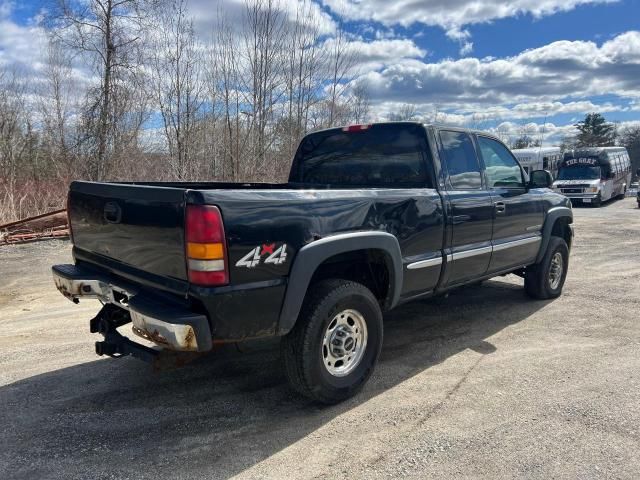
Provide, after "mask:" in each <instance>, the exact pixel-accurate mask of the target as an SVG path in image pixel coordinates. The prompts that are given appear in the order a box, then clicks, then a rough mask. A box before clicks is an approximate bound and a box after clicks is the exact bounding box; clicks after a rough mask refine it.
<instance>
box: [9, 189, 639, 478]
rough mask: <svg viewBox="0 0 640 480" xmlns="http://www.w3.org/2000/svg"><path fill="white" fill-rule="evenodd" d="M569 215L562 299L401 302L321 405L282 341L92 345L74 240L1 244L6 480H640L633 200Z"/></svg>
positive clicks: (478, 289) (89, 305)
mask: <svg viewBox="0 0 640 480" xmlns="http://www.w3.org/2000/svg"><path fill="white" fill-rule="evenodd" d="M575 217H576V218H575V231H576V240H575V247H574V249H573V251H572V253H571V266H570V271H569V275H568V278H567V283H566V286H565V290H564V294H563V296H562V297H561V298H559V299H557V300H555V301H550V302H545V301H532V300H529V299H527V298H526V297H525V296H524V293H523V289H522V286H521V284H522V281H521V280H520V279H519V278H517V277H513V276H510V277H505V278H500V279H497V280H492V281H488V282H485V283H484V284H482V285H481V286H475V287H469V288H464V289H461V290H458V291H456V292H455V293H452V294H451V295H450V296H449V297H447V298H440V299H434V300H428V301H422V302H417V303H412V304H408V305H405V306H403V307H400V308H398V309H396V310H394V311H393V312H391V313H390V314H388V315H386V317H385V343H384V348H383V352H382V358H381V362H380V364H379V365H378V368H377V371H376V373H375V375H374V377H373V378H372V379H371V381H370V382H369V383H368V385H367V387H366V388H365V390H364V391H363V392H362V393H361V394H360V395H358V396H357V397H356V398H354V399H352V400H350V401H348V402H345V403H343V404H341V405H338V406H335V407H329V408H327V407H321V406H318V405H316V404H313V403H311V402H309V401H307V400H305V399H303V398H300V397H298V396H296V395H294V394H293V393H292V392H291V391H290V390H289V389H288V387H287V384H286V382H285V379H284V377H283V374H282V372H281V369H280V365H279V359H278V354H277V349H276V348H275V347H276V345H274V343H262V344H255V345H245V346H243V347H242V351H238V350H237V349H235V348H232V347H229V348H227V349H225V350H223V351H220V352H219V353H217V354H215V355H212V356H209V357H206V358H203V359H201V360H199V361H198V362H196V363H194V364H192V365H190V366H188V367H186V368H183V369H181V370H175V371H171V372H164V373H153V372H152V370H151V368H150V367H149V366H147V365H146V364H144V363H141V362H139V361H137V360H135V359H131V358H125V359H120V360H112V359H102V358H99V357H96V356H95V354H94V351H93V349H94V346H93V343H94V341H95V340H97V339H99V338H100V337H98V336H96V335H92V334H90V333H89V331H88V320H89V318H90V317H91V316H92V315H93V314H94V313H95V312H96V311H97V310H98V304H97V302H95V303H94V302H93V301H85V302H81V304H80V305H73V304H72V303H71V302H69V301H68V300H66V299H64V298H63V297H62V296H61V295H60V294H59V293H58V292H57V291H56V290H55V288H54V286H53V283H52V281H51V275H50V271H49V268H50V265H51V264H54V263H62V262H69V261H70V246H69V244H68V243H67V242H62V241H47V242H40V243H32V244H28V245H22V246H10V247H3V248H1V249H0V352H1V353H2V354H1V355H0V478H2V479H21V478H35V479H45V478H60V479H88V478H91V479H112V478H113V479H120V478H149V479H156V478H184V479H200V478H228V477H232V476H236V475H237V476H238V477H240V478H323V479H342V478H344V479H357V478H367V479H369V478H401V477H413V478H451V477H485V478H514V477H518V478H520V477H526V478H558V479H560V478H629V479H635V478H640V210H638V209H637V207H636V203H635V200H634V199H632V198H627V199H625V200H622V201H617V202H613V203H610V204H607V205H605V206H604V207H603V208H600V209H594V208H577V209H576V210H575ZM512 277H513V278H512Z"/></svg>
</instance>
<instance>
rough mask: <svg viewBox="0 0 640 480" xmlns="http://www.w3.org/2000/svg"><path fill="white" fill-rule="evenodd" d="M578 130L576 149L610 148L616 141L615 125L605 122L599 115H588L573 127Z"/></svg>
mask: <svg viewBox="0 0 640 480" xmlns="http://www.w3.org/2000/svg"><path fill="white" fill-rule="evenodd" d="M574 126H575V127H576V128H577V129H578V132H579V133H578V135H577V136H576V143H577V146H578V147H611V146H613V144H614V142H615V139H616V127H615V125H613V124H611V123H609V122H607V121H606V120H605V119H604V117H603V116H602V115H600V114H599V113H589V114H587V115H586V116H585V117H584V120H582V121H581V122H578V123H576V124H575V125H574Z"/></svg>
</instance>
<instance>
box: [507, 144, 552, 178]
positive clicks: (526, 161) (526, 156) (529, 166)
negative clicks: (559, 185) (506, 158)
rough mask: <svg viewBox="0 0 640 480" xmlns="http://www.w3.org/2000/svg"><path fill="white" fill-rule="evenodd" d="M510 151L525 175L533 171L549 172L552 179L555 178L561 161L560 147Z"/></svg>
mask: <svg viewBox="0 0 640 480" xmlns="http://www.w3.org/2000/svg"><path fill="white" fill-rule="evenodd" d="M511 151H512V152H513V154H514V155H515V156H516V158H517V159H518V162H520V165H522V167H523V168H524V169H525V171H526V172H527V175H529V174H531V172H533V171H534V170H549V171H550V172H551V175H553V178H555V177H556V174H557V173H558V167H559V166H560V162H561V161H562V151H561V150H560V147H535V148H519V149H516V150H511Z"/></svg>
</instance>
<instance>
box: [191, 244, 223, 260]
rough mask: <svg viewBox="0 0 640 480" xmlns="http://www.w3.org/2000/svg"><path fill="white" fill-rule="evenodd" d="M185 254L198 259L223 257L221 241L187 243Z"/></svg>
mask: <svg viewBox="0 0 640 480" xmlns="http://www.w3.org/2000/svg"><path fill="white" fill-rule="evenodd" d="M187 256H188V257H189V258H195V259H198V260H218V259H221V258H224V249H223V247H222V243H193V242H189V243H187Z"/></svg>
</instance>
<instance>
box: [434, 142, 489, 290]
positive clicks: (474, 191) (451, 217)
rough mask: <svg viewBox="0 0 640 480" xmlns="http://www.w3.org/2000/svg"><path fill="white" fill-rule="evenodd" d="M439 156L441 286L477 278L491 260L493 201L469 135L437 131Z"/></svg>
mask: <svg viewBox="0 0 640 480" xmlns="http://www.w3.org/2000/svg"><path fill="white" fill-rule="evenodd" d="M438 136H439V153H440V155H439V156H440V159H441V163H442V168H443V173H444V174H445V177H446V178H445V185H444V192H443V199H444V203H445V209H446V211H447V219H448V223H447V229H446V236H445V237H446V238H445V253H446V255H447V267H446V271H445V276H444V277H443V280H442V282H441V286H443V287H448V286H452V285H456V284H459V283H464V282H466V281H469V280H472V279H474V278H477V277H480V276H482V275H484V274H485V273H486V272H487V269H488V267H489V261H490V259H491V232H492V223H493V202H492V199H491V194H490V193H489V191H488V190H487V189H486V187H485V185H484V181H483V176H482V173H481V169H480V163H479V161H478V157H477V155H476V149H475V146H474V143H473V140H472V138H471V136H470V135H469V134H468V133H466V132H463V131H456V130H441V131H440V132H439V134H438Z"/></svg>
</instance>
